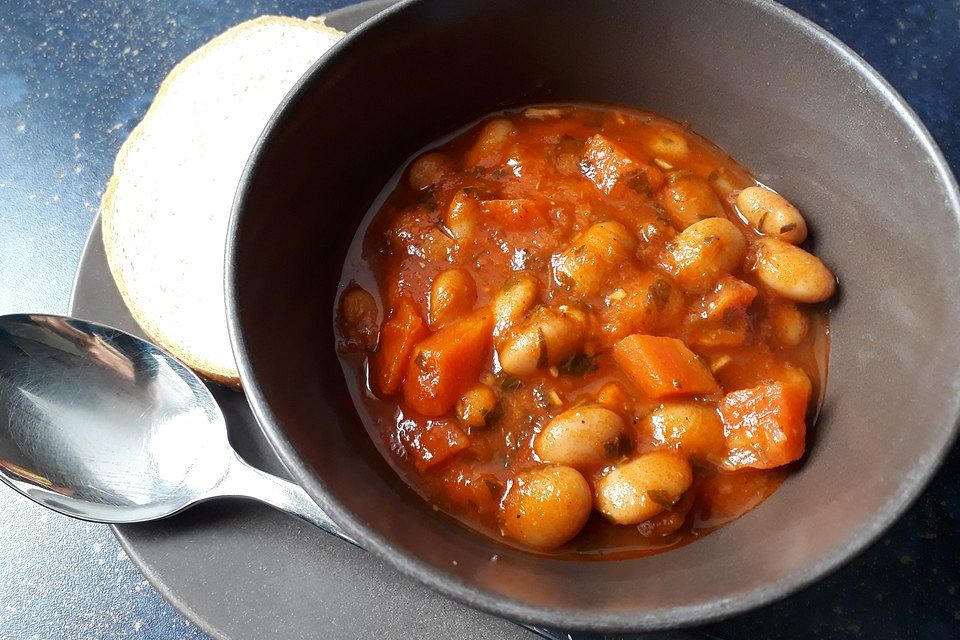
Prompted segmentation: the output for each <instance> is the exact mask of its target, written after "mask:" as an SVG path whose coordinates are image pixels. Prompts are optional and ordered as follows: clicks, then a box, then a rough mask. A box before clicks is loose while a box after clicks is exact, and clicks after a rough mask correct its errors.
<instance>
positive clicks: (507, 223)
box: [481, 198, 550, 231]
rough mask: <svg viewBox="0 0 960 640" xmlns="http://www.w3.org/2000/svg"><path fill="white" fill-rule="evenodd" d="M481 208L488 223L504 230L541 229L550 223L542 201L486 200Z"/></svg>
mask: <svg viewBox="0 0 960 640" xmlns="http://www.w3.org/2000/svg"><path fill="white" fill-rule="evenodd" d="M481 206H482V207H483V212H484V213H485V214H486V215H487V216H488V218H489V219H490V221H491V222H493V223H494V224H496V225H498V226H500V227H503V228H504V229H510V230H514V231H525V230H528V229H536V228H537V227H543V226H545V225H547V224H548V223H549V222H550V219H549V218H548V217H547V207H546V204H545V203H544V202H543V201H542V200H533V199H531V198H518V199H515V200H486V201H484V202H482V203H481Z"/></svg>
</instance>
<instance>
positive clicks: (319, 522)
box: [207, 456, 357, 545]
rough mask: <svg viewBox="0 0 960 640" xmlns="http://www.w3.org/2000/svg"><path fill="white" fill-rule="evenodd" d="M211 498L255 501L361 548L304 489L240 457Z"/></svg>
mask: <svg viewBox="0 0 960 640" xmlns="http://www.w3.org/2000/svg"><path fill="white" fill-rule="evenodd" d="M207 497H210V498H213V497H240V498H253V499H254V500H258V501H260V502H263V503H264V504H268V505H270V506H271V507H275V508H277V509H279V510H281V511H284V512H286V513H289V514H290V515H292V516H296V517H298V518H300V519H301V520H304V521H306V522H308V523H310V524H312V525H315V526H317V527H320V528H321V529H323V530H324V531H326V532H328V533H332V534H333V535H335V536H337V537H338V538H340V539H342V540H346V541H347V542H349V543H350V544H354V545H356V544H357V543H356V542H354V540H353V539H351V538H350V536H348V535H347V534H346V532H344V530H343V529H341V528H340V525H338V524H337V523H335V522H334V521H333V520H331V519H330V516H328V515H327V514H326V513H324V512H323V510H322V509H321V508H320V507H319V506H317V503H316V502H314V501H313V499H312V498H311V497H310V496H309V495H307V492H306V491H304V490H303V489H302V488H301V487H300V486H298V485H296V484H294V483H292V482H288V481H287V480H283V479H282V478H278V477H277V476H275V475H272V474H269V473H267V472H265V471H261V470H259V469H257V468H255V467H251V466H250V465H249V464H247V463H246V462H244V461H243V460H241V459H240V457H239V456H234V458H233V460H232V461H231V463H230V465H229V467H228V469H227V473H226V474H225V475H224V477H223V479H222V480H221V482H220V483H219V484H218V485H217V487H216V488H215V489H214V490H213V491H212V492H211V493H210V494H209V495H208V496H207Z"/></svg>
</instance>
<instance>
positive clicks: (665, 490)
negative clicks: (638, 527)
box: [595, 451, 693, 524]
mask: <svg viewBox="0 0 960 640" xmlns="http://www.w3.org/2000/svg"><path fill="white" fill-rule="evenodd" d="M692 483H693V470H692V469H691V468H690V464H689V463H688V462H687V461H686V460H684V459H683V458H681V457H679V456H677V455H675V454H672V453H664V452H660V451H654V452H652V453H645V454H643V455H641V456H640V457H638V458H635V459H634V460H631V461H630V462H628V463H626V464H623V465H620V466H618V467H615V468H614V469H612V470H611V471H610V472H609V473H607V474H606V475H604V476H603V477H601V478H600V479H599V480H597V482H596V485H595V489H596V495H595V500H596V505H597V509H598V510H599V511H600V513H602V514H603V515H605V516H606V517H607V518H608V519H610V520H612V521H613V522H615V523H617V524H639V523H641V522H643V521H644V520H649V519H650V518H652V517H653V516H655V515H657V514H658V513H660V512H661V511H665V510H666V509H668V508H670V505H672V504H674V503H675V502H676V501H677V500H679V499H680V496H682V495H683V493H684V492H685V491H686V490H687V489H688V488H689V487H690V485H691V484H692Z"/></svg>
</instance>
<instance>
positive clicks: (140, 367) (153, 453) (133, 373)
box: [0, 314, 346, 539]
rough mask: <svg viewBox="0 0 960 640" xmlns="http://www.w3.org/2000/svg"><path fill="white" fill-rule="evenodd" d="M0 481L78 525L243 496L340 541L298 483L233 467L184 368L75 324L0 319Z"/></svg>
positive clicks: (115, 335)
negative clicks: (271, 507)
mask: <svg viewBox="0 0 960 640" xmlns="http://www.w3.org/2000/svg"><path fill="white" fill-rule="evenodd" d="M0 479H2V480H3V481H4V482H6V483H7V484H9V485H10V486H11V487H13V488H14V489H16V490H17V491H19V492H20V493H22V494H23V495H25V496H27V497H28V498H30V499H32V500H34V501H35V502H37V503H39V504H41V505H43V506H46V507H49V508H50V509H53V510H54V511H58V512H60V513H63V514H65V515H68V516H72V517H74V518H80V519H82V520H90V521H94V522H105V523H110V524H120V523H130V522H143V521H147V520H156V519H158V518H165V517H167V516H171V515H173V514H175V513H177V512H179V511H182V510H183V509H186V508H187V507H190V506H191V505H194V504H197V503H198V502H202V501H204V500H208V499H210V498H215V497H218V496H241V497H250V498H254V499H256V500H260V501H261V502H265V503H267V504H270V505H272V506H275V507H277V508H279V509H281V510H284V511H286V512H288V513H291V514H292V515H296V516H298V517H300V518H302V519H304V520H306V521H307V522H310V523H312V524H315V525H317V526H319V527H321V528H323V529H325V530H327V531H329V532H331V533H334V534H336V535H339V536H340V537H343V538H345V539H346V536H345V535H344V534H343V532H342V531H341V530H340V528H339V527H338V526H337V525H336V524H334V523H333V522H332V521H331V520H330V519H329V517H327V515H326V514H325V513H323V511H322V510H321V509H320V508H319V507H318V506H317V505H316V504H315V503H314V502H313V501H312V500H311V499H310V498H309V497H308V496H307V495H306V493H304V491H303V490H302V489H301V488H300V487H298V486H297V485H294V484H292V483H289V482H287V481H285V480H281V479H280V478H277V477H275V476H272V475H269V474H267V473H264V472H262V471H259V470H258V469H255V468H253V467H251V466H249V465H248V464H246V463H245V462H244V461H243V460H241V459H240V457H239V456H238V455H237V454H236V452H234V450H233V449H232V447H231V446H230V443H229V441H228V439H227V428H226V422H225V420H224V417H223V414H222V413H221V411H220V407H219V406H218V405H217V403H216V401H215V400H214V398H213V396H212V394H211V393H210V391H209V389H207V387H206V385H205V384H204V383H203V381H202V380H201V379H200V378H199V377H197V375H196V374H194V373H193V372H192V371H191V370H190V369H188V368H187V367H186V366H184V365H183V364H181V363H180V362H179V361H178V360H176V359H175V358H174V357H173V356H171V355H169V354H168V353H166V352H165V351H163V350H161V349H160V348H158V347H156V346H155V345H153V344H151V343H149V342H146V341H144V340H141V339H140V338H137V337H135V336H132V335H130V334H128V333H125V332H123V331H119V330H117V329H113V328H110V327H107V326H104V325H100V324H96V323H93V322H86V321H83V320H77V319H75V318H67V317H62V316H52V315H39V314H29V315H27V314H19V315H7V316H0Z"/></svg>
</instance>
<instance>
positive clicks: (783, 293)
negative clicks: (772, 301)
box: [753, 238, 837, 302]
mask: <svg viewBox="0 0 960 640" xmlns="http://www.w3.org/2000/svg"><path fill="white" fill-rule="evenodd" d="M754 250H755V253H756V262H755V264H754V267H753V270H754V273H756V275H757V278H759V279H760V282H762V283H763V284H764V285H766V287H767V288H769V289H770V290H771V291H773V292H774V293H775V294H777V295H778V296H780V297H782V298H786V299H787V300H792V301H794V302H822V301H823V300H826V299H827V298H829V297H830V296H832V295H833V292H834V291H836V288H837V280H836V278H834V276H833V273H831V272H830V269H828V268H827V267H826V265H824V264H823V262H821V261H820V258H818V257H816V256H815V255H812V254H810V253H807V252H806V251H804V250H803V249H801V248H800V247H795V246H793V245H792V244H789V243H787V242H784V241H783V240H777V239H776V238H761V239H760V240H758V241H757V243H756V244H755V245H754Z"/></svg>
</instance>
